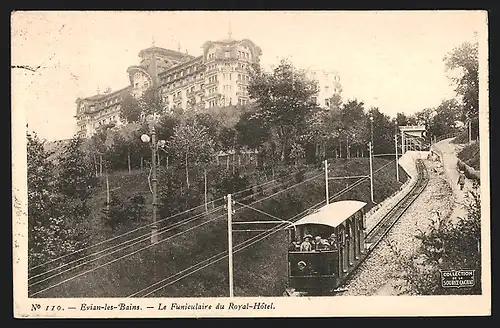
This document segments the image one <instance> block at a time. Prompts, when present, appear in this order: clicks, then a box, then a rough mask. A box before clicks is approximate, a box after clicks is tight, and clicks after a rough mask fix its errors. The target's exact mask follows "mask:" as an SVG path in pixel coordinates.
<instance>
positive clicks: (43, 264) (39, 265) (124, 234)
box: [28, 168, 313, 271]
mask: <svg viewBox="0 0 500 328" xmlns="http://www.w3.org/2000/svg"><path fill="white" fill-rule="evenodd" d="M309 172H313V171H309ZM309 172H308V173H309ZM150 174H151V168H150ZM273 181H275V180H271V181H268V182H266V183H263V184H261V185H264V184H267V183H270V182H273ZM148 183H149V177H148ZM261 185H256V186H252V187H249V188H247V189H244V190H240V191H237V192H236V194H237V193H241V192H243V191H246V190H248V189H252V188H256V187H259V186H261ZM150 187H151V186H150ZM119 188H120V187H119ZM251 196H253V195H251ZM248 197H249V196H247V197H245V198H242V199H241V200H244V199H246V198H248ZM223 198H224V196H222V197H219V198H217V199H214V200H212V201H211V202H212V203H214V202H216V201H218V200H221V199H223ZM204 205H205V203H203V204H200V205H198V206H196V207H193V208H191V209H188V210H185V211H183V212H180V213H177V214H174V215H171V216H169V217H167V218H164V219H161V220H159V221H157V223H160V222H163V221H165V220H168V219H171V218H174V217H176V216H179V215H182V214H185V213H188V212H190V211H193V210H195V209H197V208H199V207H202V206H204ZM151 225H153V223H149V224H147V225H145V226H142V227H138V228H136V229H133V230H130V231H128V232H126V233H123V234H121V235H118V236H115V237H112V238H109V239H106V240H104V241H101V242H99V243H96V244H94V245H91V246H87V247H84V248H81V249H79V250H76V251H73V252H71V253H68V254H65V255H62V256H59V257H57V258H55V259H52V260H49V261H47V262H44V263H41V264H38V265H36V266H34V267H32V268H30V269H29V270H28V271H32V270H34V269H36V268H38V267H41V266H45V265H47V264H49V263H52V262H54V261H57V260H60V259H63V258H66V257H68V256H70V255H74V254H77V253H80V252H82V251H84V250H87V249H89V248H93V247H96V246H99V245H102V244H104V243H107V242H110V241H112V240H115V239H117V238H120V237H123V236H126V235H128V234H131V233H133V232H136V231H138V230H141V229H145V228H147V227H149V226H151Z"/></svg>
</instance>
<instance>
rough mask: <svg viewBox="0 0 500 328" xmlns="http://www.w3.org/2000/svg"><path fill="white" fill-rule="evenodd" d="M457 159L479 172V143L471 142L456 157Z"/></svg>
mask: <svg viewBox="0 0 500 328" xmlns="http://www.w3.org/2000/svg"><path fill="white" fill-rule="evenodd" d="M457 157H458V158H459V159H460V160H461V161H462V162H464V163H465V164H467V165H469V166H471V167H472V168H474V169H475V170H479V164H480V149H479V142H473V143H471V144H469V145H467V146H465V147H464V148H463V149H462V150H461V151H460V152H459V153H458V155H457Z"/></svg>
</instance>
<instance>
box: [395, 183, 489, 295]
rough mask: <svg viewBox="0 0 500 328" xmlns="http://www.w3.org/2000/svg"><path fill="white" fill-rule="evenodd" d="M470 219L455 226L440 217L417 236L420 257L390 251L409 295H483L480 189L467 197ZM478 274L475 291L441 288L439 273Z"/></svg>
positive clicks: (455, 223) (396, 250)
mask: <svg viewBox="0 0 500 328" xmlns="http://www.w3.org/2000/svg"><path fill="white" fill-rule="evenodd" d="M467 198H468V201H467V203H466V205H465V206H466V209H467V215H466V216H465V217H464V218H458V220H457V221H456V222H452V221H449V220H445V219H444V218H439V217H437V218H436V219H434V220H432V222H431V224H430V226H429V230H428V231H426V232H423V231H420V232H419V234H418V235H417V236H416V237H417V238H418V239H419V240H421V242H422V244H421V247H420V249H419V251H418V253H417V254H415V255H414V256H407V255H404V254H402V252H401V251H400V250H399V249H398V247H397V246H396V245H394V244H391V249H392V251H393V254H394V258H395V259H396V261H397V263H398V265H399V266H400V268H401V272H402V273H401V278H403V279H404V280H405V281H406V283H407V288H408V291H407V292H410V293H415V294H419V295H437V294H480V293H481V200H480V196H479V193H478V191H477V185H475V186H474V189H473V190H472V191H471V192H469V194H468V197H467ZM465 269H472V270H475V278H476V285H475V286H474V287H472V288H442V287H441V280H440V279H441V277H440V270H465Z"/></svg>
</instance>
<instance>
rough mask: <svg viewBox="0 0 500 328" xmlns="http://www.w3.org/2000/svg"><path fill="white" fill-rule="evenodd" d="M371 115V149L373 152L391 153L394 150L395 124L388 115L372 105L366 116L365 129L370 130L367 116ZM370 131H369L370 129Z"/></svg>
mask: <svg viewBox="0 0 500 328" xmlns="http://www.w3.org/2000/svg"><path fill="white" fill-rule="evenodd" d="M370 116H372V117H373V151H374V153H375V154H384V153H392V152H393V150H394V134H395V131H396V126H395V125H394V122H393V121H392V120H391V119H390V117H389V116H387V115H385V114H384V113H381V112H380V110H379V109H378V108H377V107H372V108H371V109H370V110H369V113H368V116H367V117H366V123H365V124H366V127H367V130H368V131H370V130H371V123H370V120H369V117H370ZM370 133H371V131H370Z"/></svg>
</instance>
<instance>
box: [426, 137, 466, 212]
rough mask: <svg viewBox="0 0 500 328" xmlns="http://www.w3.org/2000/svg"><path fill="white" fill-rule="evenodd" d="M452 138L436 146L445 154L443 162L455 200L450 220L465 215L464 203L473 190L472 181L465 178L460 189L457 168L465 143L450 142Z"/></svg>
mask: <svg viewBox="0 0 500 328" xmlns="http://www.w3.org/2000/svg"><path fill="white" fill-rule="evenodd" d="M451 140H453V138H451V139H445V140H442V141H440V142H438V143H436V144H435V145H434V147H436V148H437V149H439V150H440V151H441V152H442V154H443V161H442V164H443V168H444V172H445V176H446V179H447V181H448V183H449V184H450V187H451V189H452V191H453V197H454V202H455V207H454V209H453V212H452V213H451V215H450V220H452V221H456V219H457V218H458V217H464V215H465V213H466V211H465V209H464V207H463V204H464V201H465V195H466V194H467V192H468V190H472V181H471V180H470V179H465V185H464V189H463V190H460V186H459V185H458V177H459V172H458V169H457V160H458V159H457V154H458V153H459V152H460V150H461V149H462V148H463V145H457V144H452V143H450V141H451Z"/></svg>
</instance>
